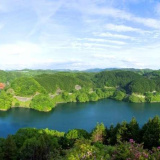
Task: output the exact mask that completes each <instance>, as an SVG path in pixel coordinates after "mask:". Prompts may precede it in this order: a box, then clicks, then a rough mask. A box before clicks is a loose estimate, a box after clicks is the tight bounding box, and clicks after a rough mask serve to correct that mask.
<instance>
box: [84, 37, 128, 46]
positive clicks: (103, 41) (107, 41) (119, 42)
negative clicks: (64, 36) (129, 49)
mask: <svg viewBox="0 0 160 160" xmlns="http://www.w3.org/2000/svg"><path fill="white" fill-rule="evenodd" d="M82 40H87V41H90V42H97V43H99V42H102V43H113V44H117V45H125V44H127V43H126V42H123V41H117V40H107V39H98V38H84V39H82Z"/></svg>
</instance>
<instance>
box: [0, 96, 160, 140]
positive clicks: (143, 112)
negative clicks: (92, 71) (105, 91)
mask: <svg viewBox="0 0 160 160" xmlns="http://www.w3.org/2000/svg"><path fill="white" fill-rule="evenodd" d="M155 115H159V116H160V103H154V104H147V103H145V104H133V103H127V102H119V101H114V100H109V99H104V100H100V101H98V102H88V103H66V104H59V105H58V106H57V107H56V108H55V109H54V110H52V111H51V112H49V113H44V112H38V111H35V110H31V109H25V108H13V109H11V110H9V111H7V112H2V111H1V112H0V137H6V136H7V135H8V134H14V133H15V132H16V131H17V130H18V129H19V128H23V127H36V128H49V129H56V130H58V131H68V130H69V129H73V128H81V129H86V130H87V131H91V130H92V129H93V128H94V126H95V125H96V123H97V122H103V123H104V124H105V125H106V126H110V125H111V124H116V123H117V122H122V121H124V120H126V121H128V122H129V121H130V120H131V119H132V117H135V118H136V119H137V121H138V122H139V125H140V126H142V125H143V124H144V123H145V122H147V121H148V119H149V118H150V117H154V116H155Z"/></svg>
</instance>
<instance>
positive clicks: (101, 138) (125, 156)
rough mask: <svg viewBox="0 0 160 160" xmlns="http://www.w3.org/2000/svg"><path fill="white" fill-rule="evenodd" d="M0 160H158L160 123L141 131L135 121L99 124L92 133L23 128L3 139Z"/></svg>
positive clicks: (155, 121)
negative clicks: (108, 125) (109, 124)
mask: <svg viewBox="0 0 160 160" xmlns="http://www.w3.org/2000/svg"><path fill="white" fill-rule="evenodd" d="M0 159H1V160H159V159H160V119H159V117H158V116H156V117H154V118H153V119H149V120H148V122H147V123H146V124H144V125H143V126H142V127H141V128H140V127H139V124H138V122H137V121H136V119H135V118H132V120H131V121H130V122H129V123H127V122H122V123H118V124H117V125H116V126H113V125H111V126H110V127H108V128H107V127H105V126H104V124H103V123H97V125H96V127H95V128H94V129H93V130H92V131H91V132H90V133H89V132H87V131H85V130H82V129H72V130H69V131H68V132H67V133H64V132H58V131H55V130H49V129H35V128H23V129H20V130H18V131H17V133H16V134H14V135H9V136H8V137H7V138H0Z"/></svg>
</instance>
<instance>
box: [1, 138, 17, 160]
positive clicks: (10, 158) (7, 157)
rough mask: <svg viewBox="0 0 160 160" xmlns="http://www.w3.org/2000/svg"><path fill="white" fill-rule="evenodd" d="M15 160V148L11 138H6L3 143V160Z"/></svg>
mask: <svg viewBox="0 0 160 160" xmlns="http://www.w3.org/2000/svg"><path fill="white" fill-rule="evenodd" d="M16 159H17V146H16V143H15V140H14V138H13V136H10V135H9V136H8V137H7V139H6V141H5V143H4V160H16Z"/></svg>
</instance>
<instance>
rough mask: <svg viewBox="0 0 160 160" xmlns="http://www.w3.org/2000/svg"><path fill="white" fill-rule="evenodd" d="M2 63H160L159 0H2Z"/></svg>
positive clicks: (158, 65) (58, 65)
mask: <svg viewBox="0 0 160 160" xmlns="http://www.w3.org/2000/svg"><path fill="white" fill-rule="evenodd" d="M0 55H1V58H0V69H23V68H32V69H79V70H83V69H89V68H112V67H117V68H152V69H159V68H160V1H159V0H0Z"/></svg>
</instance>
